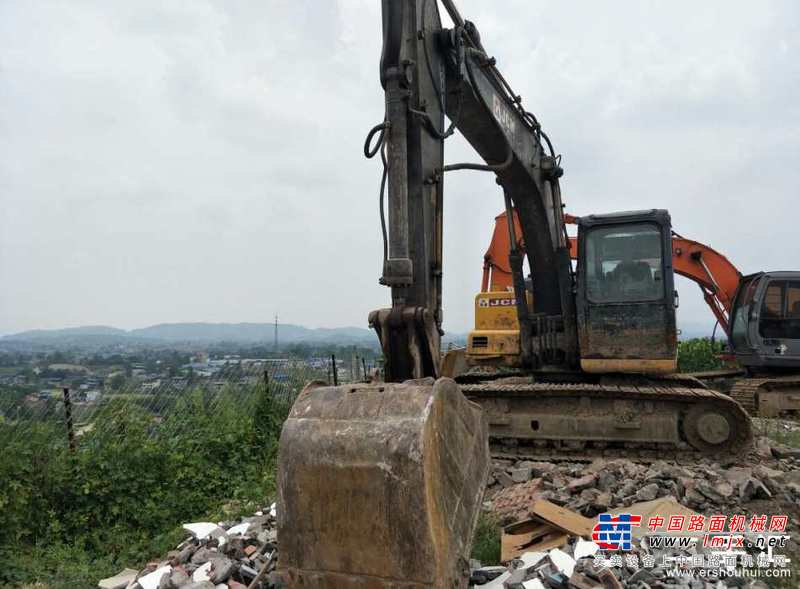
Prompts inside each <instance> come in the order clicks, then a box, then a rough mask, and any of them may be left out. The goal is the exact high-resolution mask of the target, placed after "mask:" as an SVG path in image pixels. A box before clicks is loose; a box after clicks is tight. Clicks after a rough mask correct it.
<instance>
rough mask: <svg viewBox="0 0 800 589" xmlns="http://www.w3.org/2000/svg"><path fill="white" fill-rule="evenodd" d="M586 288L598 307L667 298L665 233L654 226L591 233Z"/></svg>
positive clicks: (633, 225) (620, 226)
mask: <svg viewBox="0 0 800 589" xmlns="http://www.w3.org/2000/svg"><path fill="white" fill-rule="evenodd" d="M585 264H586V286H587V294H588V297H589V300H590V301H592V302H595V303H626V302H635V301H654V300H659V299H662V298H663V297H664V280H663V274H662V272H663V270H662V268H663V248H662V240H661V231H660V230H659V228H658V226H657V225H654V224H652V223H636V224H634V223H631V224H626V225H615V226H609V227H597V228H595V229H590V230H589V231H588V233H587V236H586V256H585Z"/></svg>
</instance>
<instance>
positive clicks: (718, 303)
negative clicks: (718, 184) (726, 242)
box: [466, 212, 800, 417]
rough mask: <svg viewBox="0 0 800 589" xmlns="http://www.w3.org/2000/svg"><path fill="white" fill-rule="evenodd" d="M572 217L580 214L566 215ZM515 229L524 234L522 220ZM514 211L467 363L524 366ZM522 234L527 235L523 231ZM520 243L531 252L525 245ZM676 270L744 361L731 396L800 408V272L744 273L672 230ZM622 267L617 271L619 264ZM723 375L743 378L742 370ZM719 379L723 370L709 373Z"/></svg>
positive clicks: (759, 408) (486, 276)
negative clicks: (512, 262) (513, 259)
mask: <svg viewBox="0 0 800 589" xmlns="http://www.w3.org/2000/svg"><path fill="white" fill-rule="evenodd" d="M565 217H566V220H567V222H568V223H572V224H577V223H578V222H579V221H578V219H577V218H576V217H573V216H571V215H566V216H565ZM514 226H515V230H514V231H513V233H514V234H515V235H517V236H520V235H521V233H520V229H519V219H517V218H516V215H515V218H514ZM511 233H512V232H510V231H509V227H508V217H507V216H506V213H505V212H503V213H500V214H499V215H497V217H495V227H494V232H493V233H492V239H491V242H490V244H489V248H488V249H487V250H486V254H485V255H484V260H483V277H482V280H481V292H480V293H479V294H478V295H477V296H476V297H475V329H474V330H473V331H472V332H471V333H470V335H469V337H468V340H467V349H466V357H467V364H472V365H477V366H481V365H483V366H486V365H490V366H496V365H505V366H515V365H518V354H517V353H516V351H515V350H517V349H518V348H519V344H518V343H517V340H518V338H519V326H518V322H517V318H516V313H514V312H513V309H514V305H515V304H516V303H515V300H516V299H515V296H514V283H513V273H512V271H511V268H510V266H509V262H508V257H509V253H510V252H511V245H510V241H509V236H510V234H511ZM517 239H518V240H521V238H520V237H517ZM569 247H570V256H571V257H572V258H573V259H577V258H578V240H577V239H576V238H575V237H570V245H569ZM517 248H518V249H521V250H524V244H523V243H518V244H517ZM671 250H672V268H673V271H674V272H675V273H676V274H678V275H680V276H683V277H685V278H688V279H690V280H692V281H693V282H694V283H695V284H697V285H698V286H699V288H700V291H701V292H702V295H703V299H704V300H705V302H706V304H707V305H708V307H709V309H710V310H711V312H712V313H713V314H714V317H715V318H716V320H717V322H718V323H719V326H720V327H721V328H722V330H723V332H724V334H725V336H726V338H727V341H728V352H727V353H726V354H725V355H724V356H725V357H726V358H727V359H731V360H735V361H736V363H737V365H738V366H741V367H742V368H743V370H742V371H741V373H744V374H745V376H746V378H736V379H735V381H734V382H733V384H732V386H730V385H729V386H728V387H726V388H728V392H729V394H730V395H731V396H732V397H734V398H735V399H736V400H737V401H738V402H739V403H740V404H741V405H742V406H743V407H744V408H745V409H747V410H748V411H749V412H750V413H751V414H752V415H760V416H762V417H776V416H778V415H780V414H782V413H785V412H794V413H797V412H800V272H797V271H772V272H757V273H753V274H749V275H747V276H743V275H742V273H741V272H740V271H739V270H738V269H737V268H736V266H735V265H734V264H733V263H732V262H731V261H730V260H729V259H728V258H727V257H725V256H724V255H723V254H721V253H720V252H718V251H716V250H715V249H714V248H712V247H711V246H709V245H706V244H704V243H701V242H698V241H694V240H691V239H687V238H685V237H683V236H681V235H679V234H678V233H675V232H673V234H672V243H671ZM611 263H612V264H614V271H613V272H614V273H616V272H617V268H618V267H619V266H617V265H616V264H617V263H621V262H611ZM719 374H720V375H726V374H731V375H734V376H739V375H738V374H736V371H730V370H728V371H720V373H719ZM705 376H707V377H710V378H713V377H715V376H717V374H716V373H709V374H707V375H705Z"/></svg>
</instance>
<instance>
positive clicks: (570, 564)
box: [548, 548, 575, 577]
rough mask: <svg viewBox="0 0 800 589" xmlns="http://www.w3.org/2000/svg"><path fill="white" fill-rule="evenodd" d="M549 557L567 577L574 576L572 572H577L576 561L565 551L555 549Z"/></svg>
mask: <svg viewBox="0 0 800 589" xmlns="http://www.w3.org/2000/svg"><path fill="white" fill-rule="evenodd" d="M548 556H549V557H550V560H551V561H553V564H554V565H555V566H556V568H557V569H558V570H559V571H561V572H562V573H564V574H565V575H566V576H567V577H571V576H572V571H573V570H575V560H574V559H573V558H572V557H571V556H570V555H569V554H567V553H566V552H564V551H563V550H559V549H558V548H553V549H552V550H551V551H550V552H549V553H548Z"/></svg>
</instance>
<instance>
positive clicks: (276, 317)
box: [272, 313, 278, 352]
mask: <svg viewBox="0 0 800 589" xmlns="http://www.w3.org/2000/svg"><path fill="white" fill-rule="evenodd" d="M272 345H273V349H274V350H275V351H276V352H277V351H278V314H277V313H276V314H275V342H274V343H273V344H272Z"/></svg>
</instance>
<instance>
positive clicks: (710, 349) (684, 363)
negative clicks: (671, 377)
mask: <svg viewBox="0 0 800 589" xmlns="http://www.w3.org/2000/svg"><path fill="white" fill-rule="evenodd" d="M724 351H725V345H724V344H723V343H721V342H713V343H712V341H711V340H710V339H709V338H696V339H690V340H687V341H683V342H680V343H679V344H678V370H679V371H680V372H701V371H704V370H718V369H720V368H722V360H720V358H719V355H720V354H721V353H722V352H724Z"/></svg>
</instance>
